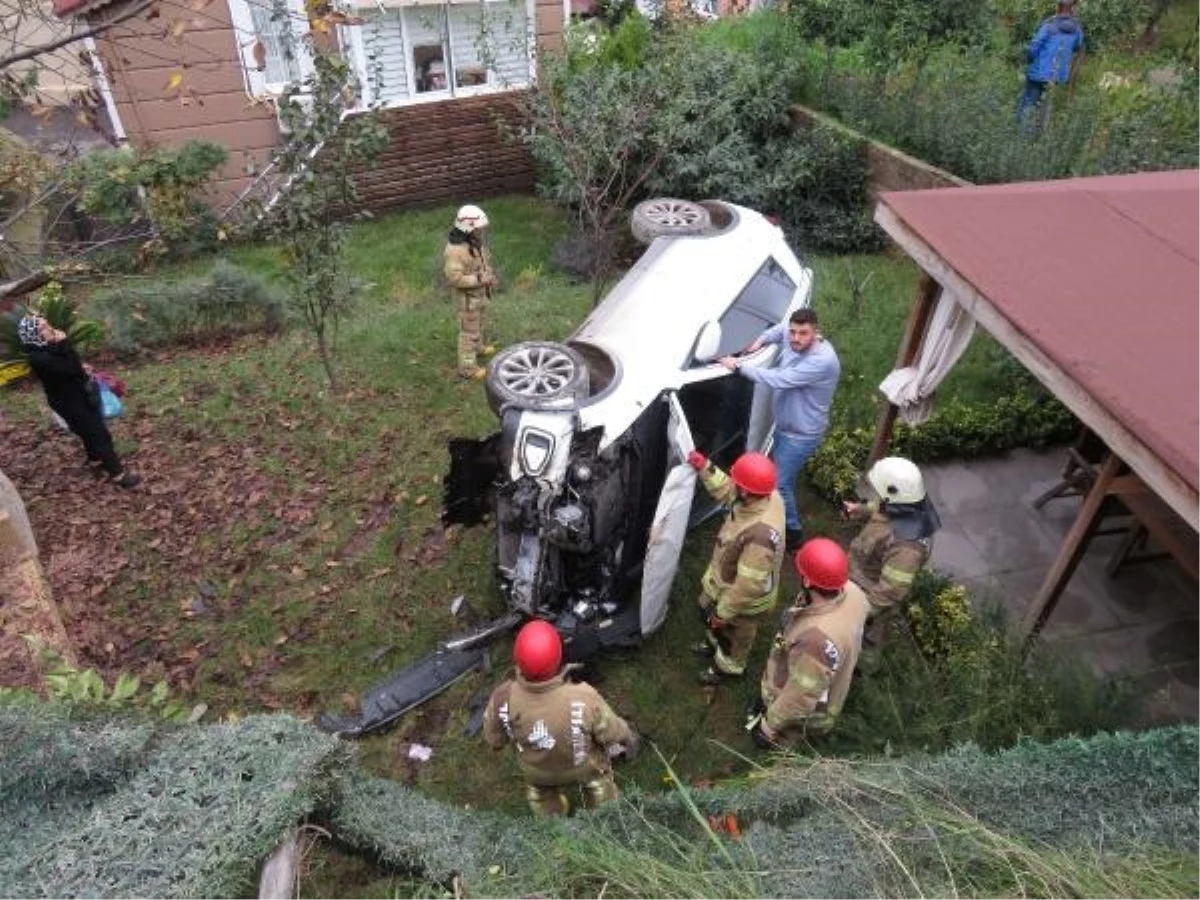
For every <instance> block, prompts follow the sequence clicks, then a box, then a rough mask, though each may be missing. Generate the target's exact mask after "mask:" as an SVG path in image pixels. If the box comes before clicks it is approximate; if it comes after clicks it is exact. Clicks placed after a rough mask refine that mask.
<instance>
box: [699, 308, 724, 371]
mask: <svg viewBox="0 0 1200 900" xmlns="http://www.w3.org/2000/svg"><path fill="white" fill-rule="evenodd" d="M720 348H721V323H720V322H718V321H716V320H712V319H710V320H709V321H707V322H705V323H704V327H703V328H701V329H700V334H699V335H697V336H696V350H695V352H694V353H693V354H692V358H693V359H695V360H696V362H702V363H704V362H712V361H713V360H714V359H715V358H716V356H717V351H718V350H719V349H720Z"/></svg>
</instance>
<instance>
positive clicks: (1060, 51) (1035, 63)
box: [1017, 0, 1083, 123]
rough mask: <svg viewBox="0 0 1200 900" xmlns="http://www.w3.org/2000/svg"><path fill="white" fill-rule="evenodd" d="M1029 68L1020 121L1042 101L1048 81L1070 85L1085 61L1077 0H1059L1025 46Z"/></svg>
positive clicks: (1019, 115) (1019, 113) (1018, 118)
mask: <svg viewBox="0 0 1200 900" xmlns="http://www.w3.org/2000/svg"><path fill="white" fill-rule="evenodd" d="M1025 58H1026V59H1027V60H1028V62H1029V67H1028V68H1027V69H1026V70H1025V90H1024V92H1023V93H1022V94H1021V99H1020V101H1019V102H1018V103H1017V121H1018V122H1021V123H1025V122H1026V121H1027V119H1028V116H1029V114H1030V112H1031V111H1032V110H1035V109H1037V108H1038V107H1039V106H1040V105H1041V102H1042V95H1043V94H1044V93H1045V91H1046V86H1047V85H1048V84H1051V83H1053V84H1069V83H1070V82H1072V81H1074V79H1075V73H1076V71H1077V70H1078V68H1079V65H1080V63H1082V62H1083V26H1082V25H1080V24H1079V19H1077V18H1076V17H1075V0H1059V3H1058V6H1057V9H1056V10H1055V13H1054V15H1052V16H1050V17H1049V18H1048V19H1045V20H1043V21H1042V23H1041V24H1040V25H1038V29H1037V31H1036V32H1034V35H1033V40H1031V41H1030V42H1029V46H1028V47H1026V48H1025Z"/></svg>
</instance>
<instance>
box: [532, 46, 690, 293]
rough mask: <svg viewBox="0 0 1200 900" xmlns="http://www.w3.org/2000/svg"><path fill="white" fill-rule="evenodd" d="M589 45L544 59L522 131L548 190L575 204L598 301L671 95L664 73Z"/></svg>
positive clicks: (660, 153) (654, 162) (659, 147)
mask: <svg viewBox="0 0 1200 900" xmlns="http://www.w3.org/2000/svg"><path fill="white" fill-rule="evenodd" d="M586 52H587V51H586V50H577V51H575V52H574V53H572V51H571V50H569V51H568V53H567V55H565V56H548V57H546V58H543V59H542V60H541V61H540V63H539V66H538V84H537V87H535V88H534V89H533V90H532V91H531V92H530V93H529V107H528V109H529V121H528V125H527V126H526V127H525V129H524V130H523V131H522V135H521V136H522V139H523V140H524V141H525V144H526V146H528V147H529V149H530V152H531V153H532V154H533V156H534V158H535V159H537V160H538V162H539V163H540V164H541V165H542V166H543V168H544V169H545V172H546V174H545V176H544V177H543V178H542V179H541V180H540V184H541V187H542V190H543V193H545V194H547V195H548V196H549V197H550V199H552V200H554V201H556V202H558V203H562V204H563V205H565V206H568V207H570V208H571V209H573V210H574V211H575V213H576V216H577V219H578V227H579V232H580V235H581V236H583V237H584V238H585V239H586V240H587V241H588V242H589V243H590V245H591V247H590V250H591V253H592V255H591V257H590V260H589V262H590V266H589V267H590V270H591V274H592V305H593V306H594V305H595V304H597V303H599V302H600V294H601V291H602V290H603V288H604V282H605V280H606V278H607V277H608V275H609V273H610V271H611V268H612V261H613V256H614V250H615V246H614V239H613V237H614V231H615V229H614V227H613V226H614V224H615V223H616V221H617V219H618V217H620V216H621V215H622V213H624V211H625V209H626V207H627V206H628V205H629V203H630V201H631V199H632V198H634V197H635V196H637V194H638V192H639V191H641V190H642V188H643V185H644V184H645V182H646V179H647V178H648V177H649V176H650V174H651V173H652V172H653V171H654V169H655V168H656V167H657V166H658V165H659V163H661V162H662V160H663V157H664V155H665V154H666V152H667V149H668V148H667V146H666V145H665V144H662V143H660V142H657V141H655V140H654V135H655V134H658V133H659V131H658V129H654V128H652V127H651V125H652V123H654V122H655V120H656V119H657V118H658V117H659V110H660V109H661V108H662V107H663V106H664V104H665V103H666V102H667V98H666V97H665V96H664V90H663V89H664V85H663V83H662V82H661V80H659V79H657V78H654V77H648V75H647V74H646V73H645V72H644V71H642V70H641V69H640V68H635V67H633V66H629V65H622V64H614V63H612V62H610V61H608V59H606V58H603V57H598V58H597V59H595V60H594V61H590V60H587V59H586V57H584V58H583V61H582V62H581V57H580V54H585V53H586ZM635 62H637V61H636V60H635Z"/></svg>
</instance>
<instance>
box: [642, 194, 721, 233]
mask: <svg viewBox="0 0 1200 900" xmlns="http://www.w3.org/2000/svg"><path fill="white" fill-rule="evenodd" d="M629 228H630V230H631V231H632V232H633V236H634V237H635V238H636V239H637V240H638V241H639V242H641V243H643V244H649V243H650V242H652V241H653V240H654V239H655V238H657V237H665V236H674V237H680V236H687V235H694V234H706V233H707V232H709V231H710V230H711V229H712V216H711V215H710V214H709V212H708V210H707V209H705V208H704V207H703V206H701V205H700V204H699V203H692V202H691V201H690V200H677V199H675V198H674V197H655V198H653V199H651V200H643V201H642V202H641V203H639V204H638V205H637V206H635V207H634V208H633V216H632V217H631V219H630V221H629Z"/></svg>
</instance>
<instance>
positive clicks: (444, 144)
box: [355, 91, 534, 212]
mask: <svg viewBox="0 0 1200 900" xmlns="http://www.w3.org/2000/svg"><path fill="white" fill-rule="evenodd" d="M523 99H524V94H523V93H522V92H516V91H514V92H511V93H506V94H490V95H484V96H478V97H468V98H463V99H458V100H444V101H442V102H440V103H422V104H419V105H416V106H399V107H395V108H394V109H389V110H386V111H384V112H383V113H380V115H381V116H382V119H383V122H384V124H385V125H386V126H387V128H388V131H389V132H390V133H391V142H390V143H389V145H388V148H387V149H386V150H385V151H384V152H383V155H382V156H381V157H380V158H379V159H378V160H376V162H375V163H374V164H373V165H372V166H371V168H370V169H367V170H364V171H362V172H360V173H358V174H357V175H356V176H355V183H356V185H357V187H358V191H359V196H360V199H361V201H362V204H363V206H365V207H366V208H367V209H370V210H371V211H372V212H382V211H384V210H390V209H402V208H406V207H414V206H424V205H429V204H435V203H446V202H454V203H458V202H461V203H473V202H476V201H478V200H480V199H481V198H485V197H494V196H497V195H499V194H513V193H527V192H531V191H532V190H533V187H534V180H533V174H534V169H533V159H532V157H530V155H529V152H528V151H527V150H526V149H525V148H524V147H523V146H521V145H519V144H516V143H514V142H512V141H510V140H508V139H506V138H505V137H504V136H503V134H502V132H501V124H500V123H507V124H508V125H509V126H512V127H515V126H516V125H517V123H519V122H520V119H521V104H522V101H523Z"/></svg>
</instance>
